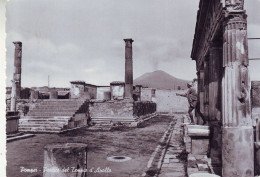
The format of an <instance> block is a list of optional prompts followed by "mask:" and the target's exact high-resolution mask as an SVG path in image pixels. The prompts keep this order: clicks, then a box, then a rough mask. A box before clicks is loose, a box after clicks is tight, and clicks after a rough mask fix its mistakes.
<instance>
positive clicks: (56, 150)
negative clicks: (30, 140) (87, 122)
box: [43, 143, 87, 177]
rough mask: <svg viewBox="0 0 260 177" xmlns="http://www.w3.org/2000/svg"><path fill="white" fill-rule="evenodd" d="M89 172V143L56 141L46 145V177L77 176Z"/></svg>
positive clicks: (44, 171) (44, 168) (44, 172)
mask: <svg viewBox="0 0 260 177" xmlns="http://www.w3.org/2000/svg"><path fill="white" fill-rule="evenodd" d="M86 173H87V144H83V143H56V144H49V145H46V146H45V147H44V167H43V176H44V177H57V176H59V177H76V176H84V175H86Z"/></svg>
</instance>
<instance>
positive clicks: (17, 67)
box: [13, 41, 22, 98]
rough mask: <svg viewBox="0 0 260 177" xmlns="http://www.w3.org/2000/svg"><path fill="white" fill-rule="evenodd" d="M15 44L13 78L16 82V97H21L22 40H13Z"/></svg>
mask: <svg viewBox="0 0 260 177" xmlns="http://www.w3.org/2000/svg"><path fill="white" fill-rule="evenodd" d="M13 43H14V46H15V52H14V75H13V80H14V81H15V83H16V97H17V98H20V97H21V73H22V67H21V66H22V42H20V41H17V42H13Z"/></svg>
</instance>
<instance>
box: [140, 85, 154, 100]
mask: <svg viewBox="0 0 260 177" xmlns="http://www.w3.org/2000/svg"><path fill="white" fill-rule="evenodd" d="M141 101H152V89H151V88H142V89H141Z"/></svg>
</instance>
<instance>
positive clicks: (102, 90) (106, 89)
mask: <svg viewBox="0 0 260 177" xmlns="http://www.w3.org/2000/svg"><path fill="white" fill-rule="evenodd" d="M109 93H110V86H101V87H97V96H96V99H97V100H104V99H106V98H107V97H109V96H108V95H109Z"/></svg>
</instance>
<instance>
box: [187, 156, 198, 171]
mask: <svg viewBox="0 0 260 177" xmlns="http://www.w3.org/2000/svg"><path fill="white" fill-rule="evenodd" d="M196 166H197V161H196V158H195V157H194V156H193V155H192V154H189V155H188V167H194V168H195V167H196Z"/></svg>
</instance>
